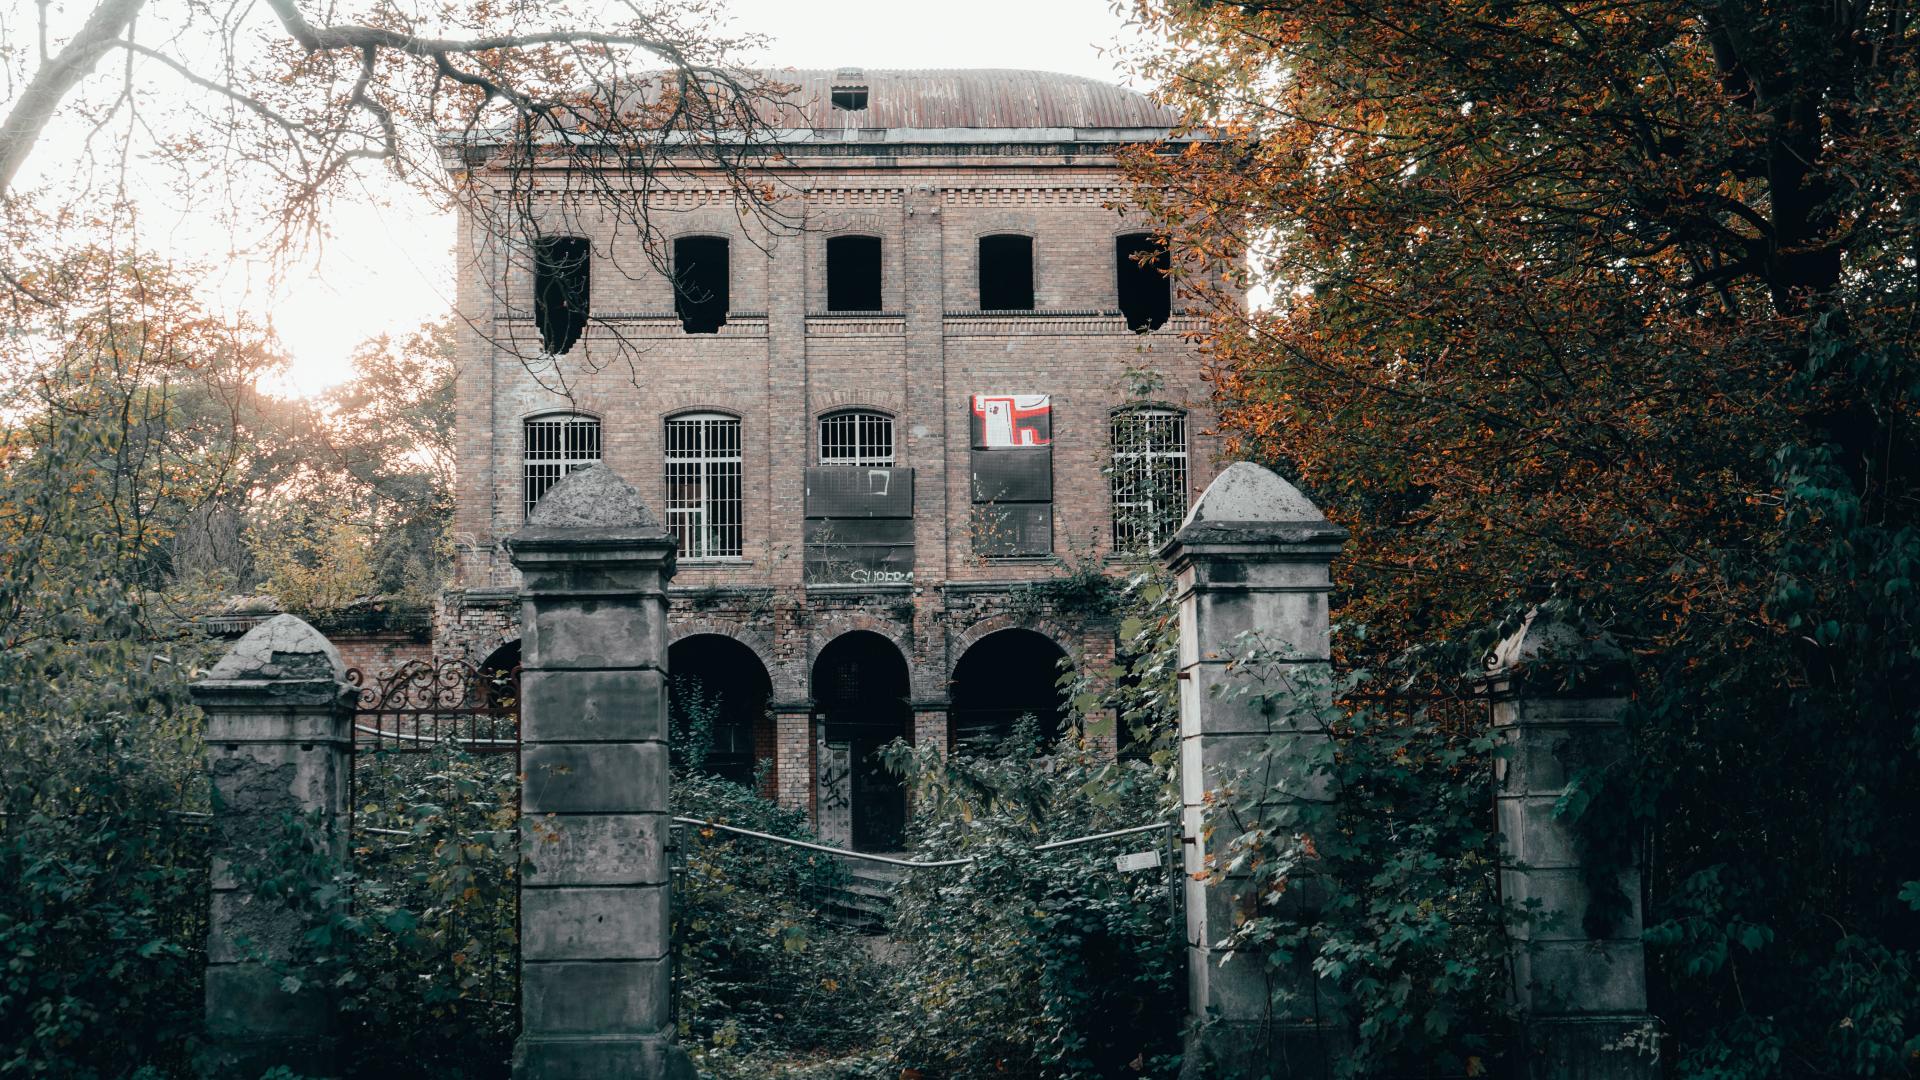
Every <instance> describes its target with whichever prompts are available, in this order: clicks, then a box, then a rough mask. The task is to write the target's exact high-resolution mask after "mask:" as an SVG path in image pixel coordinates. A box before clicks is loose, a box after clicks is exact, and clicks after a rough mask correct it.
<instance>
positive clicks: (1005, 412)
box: [973, 394, 1053, 450]
mask: <svg viewBox="0 0 1920 1080" xmlns="http://www.w3.org/2000/svg"><path fill="white" fill-rule="evenodd" d="M1052 442H1053V404H1052V402H1051V399H1049V397H1048V396H1047V395H1046V394H975V395H973V445H974V448H975V449H977V450H1011V449H1015V448H1018V447H1023V446H1047V445H1049V444H1050V443H1052Z"/></svg>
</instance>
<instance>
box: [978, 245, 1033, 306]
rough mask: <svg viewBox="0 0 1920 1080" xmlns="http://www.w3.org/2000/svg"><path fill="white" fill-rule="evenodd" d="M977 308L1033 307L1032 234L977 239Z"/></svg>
mask: <svg viewBox="0 0 1920 1080" xmlns="http://www.w3.org/2000/svg"><path fill="white" fill-rule="evenodd" d="M980 310H982V311H1032V310H1033V237H1031V236H1020V235H1017V234H1011V233H1009V234H1003V235H999V236H983V237H981V238H980Z"/></svg>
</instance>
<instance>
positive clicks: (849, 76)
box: [832, 68, 867, 112]
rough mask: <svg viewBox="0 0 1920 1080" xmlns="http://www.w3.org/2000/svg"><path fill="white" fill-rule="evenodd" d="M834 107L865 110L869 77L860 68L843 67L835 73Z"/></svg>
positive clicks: (849, 110) (846, 110)
mask: <svg viewBox="0 0 1920 1080" xmlns="http://www.w3.org/2000/svg"><path fill="white" fill-rule="evenodd" d="M832 91H833V95H832V96H833V107H834V108H836V109H839V110H841V111H842V112H865V111H866V108H867V77H866V73H865V72H863V71H861V70H860V69H859V68H841V69H840V70H839V71H836V72H834V73H833V87H832Z"/></svg>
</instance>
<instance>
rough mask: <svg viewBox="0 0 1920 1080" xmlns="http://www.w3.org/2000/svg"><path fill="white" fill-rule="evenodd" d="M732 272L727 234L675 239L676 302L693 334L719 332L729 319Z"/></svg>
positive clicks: (675, 309)
mask: <svg viewBox="0 0 1920 1080" xmlns="http://www.w3.org/2000/svg"><path fill="white" fill-rule="evenodd" d="M730 280H731V271H730V268H729V266H728V260H727V239H726V237H724V236H683V237H681V238H679V239H678V240H675V241H674V242H673V295H674V299H673V303H674V311H675V312H677V313H678V314H679V316H680V325H681V327H682V328H684V329H685V330H686V332H687V333H689V334H715V333H719V331H720V327H721V326H723V325H725V323H726V321H727V304H728V283H729V281H730Z"/></svg>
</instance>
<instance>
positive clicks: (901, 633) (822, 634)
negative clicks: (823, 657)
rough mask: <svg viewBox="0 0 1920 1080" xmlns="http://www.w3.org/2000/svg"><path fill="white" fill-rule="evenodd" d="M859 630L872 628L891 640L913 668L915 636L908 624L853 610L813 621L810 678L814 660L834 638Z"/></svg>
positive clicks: (809, 652) (818, 657) (808, 643)
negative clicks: (909, 630) (906, 626)
mask: <svg viewBox="0 0 1920 1080" xmlns="http://www.w3.org/2000/svg"><path fill="white" fill-rule="evenodd" d="M856 630H868V631H871V632H873V633H875V634H879V635H880V636H881V637H883V638H886V639H887V640H888V641H891V642H893V647H894V648H896V649H899V650H900V657H901V659H903V660H905V661H906V662H907V670H908V672H912V670H913V666H914V665H913V639H912V638H911V637H910V636H909V635H908V632H907V630H906V628H905V627H903V626H902V625H901V624H900V623H899V622H896V621H895V620H893V619H884V618H879V617H877V616H873V615H869V614H867V613H866V612H864V611H850V612H843V613H840V614H836V615H832V616H829V617H828V618H826V619H823V620H821V621H819V622H816V623H814V624H813V627H812V629H811V630H810V631H809V632H808V634H807V677H808V678H809V679H811V678H812V677H813V665H814V662H815V661H817V660H819V659H820V651H821V650H822V649H825V648H826V647H827V646H828V645H829V644H831V643H832V642H833V641H834V639H836V638H840V637H844V636H846V635H847V634H851V633H853V632H854V631H856Z"/></svg>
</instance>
